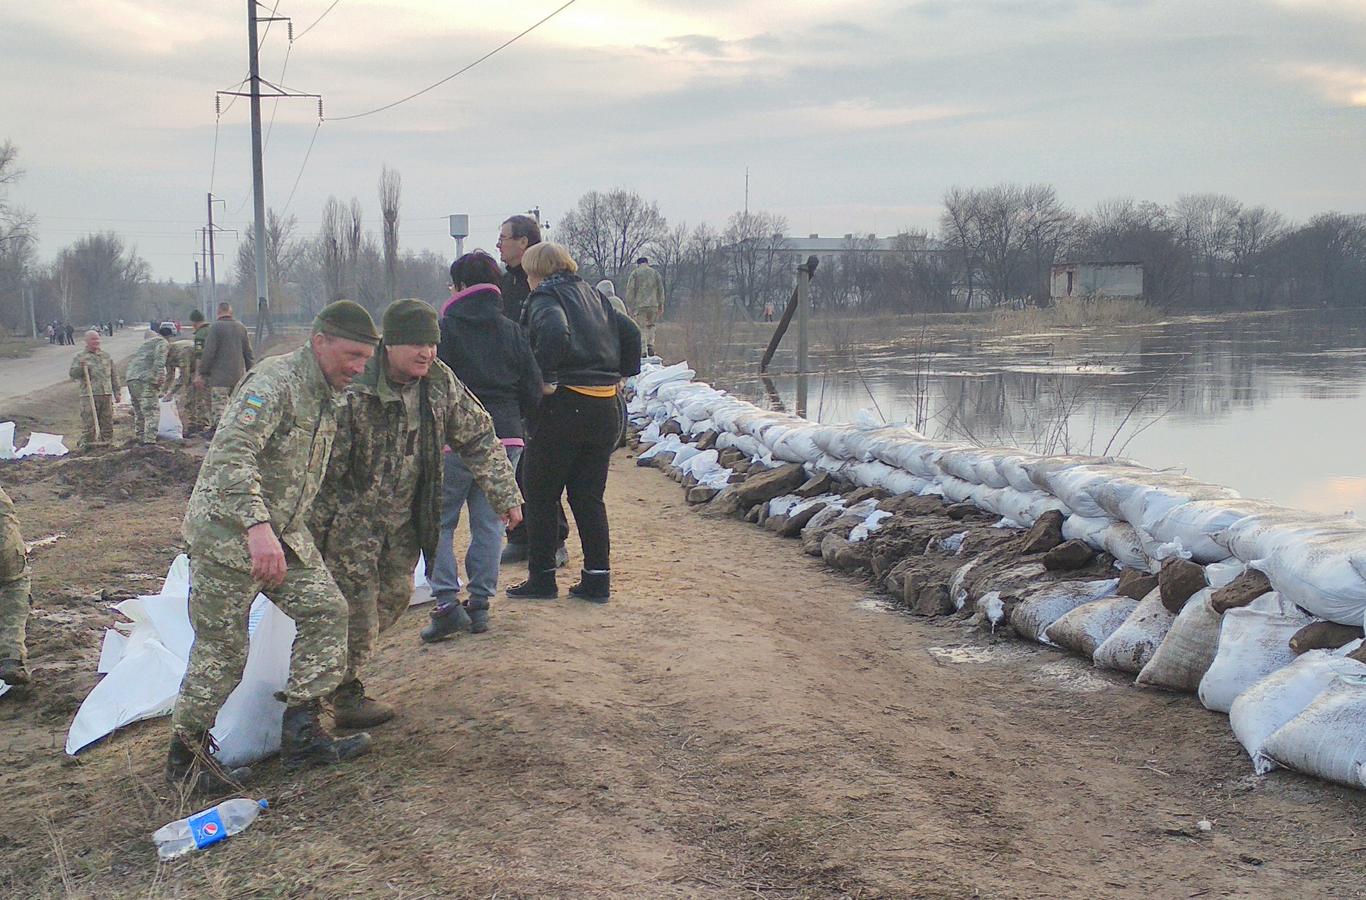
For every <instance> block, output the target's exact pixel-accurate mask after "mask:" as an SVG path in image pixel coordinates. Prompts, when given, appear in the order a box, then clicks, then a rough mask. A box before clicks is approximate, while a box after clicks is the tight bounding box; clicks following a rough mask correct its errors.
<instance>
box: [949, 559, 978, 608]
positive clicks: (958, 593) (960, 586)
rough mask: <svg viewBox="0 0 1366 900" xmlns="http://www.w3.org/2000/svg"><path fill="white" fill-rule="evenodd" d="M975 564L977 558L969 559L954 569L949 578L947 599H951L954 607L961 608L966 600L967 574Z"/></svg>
mask: <svg viewBox="0 0 1366 900" xmlns="http://www.w3.org/2000/svg"><path fill="white" fill-rule="evenodd" d="M976 565H977V560H975V559H973V560H969V561H968V562H966V563H964V564H963V565H961V566H959V567H958V568H957V569H955V570H954V572H953V577H952V578H950V579H949V599H950V600H952V601H953V608H954V609H962V608H963V606H964V604H966V603H967V602H968V575H970V574H971V573H972V570H973V568H974V567H975V566H976Z"/></svg>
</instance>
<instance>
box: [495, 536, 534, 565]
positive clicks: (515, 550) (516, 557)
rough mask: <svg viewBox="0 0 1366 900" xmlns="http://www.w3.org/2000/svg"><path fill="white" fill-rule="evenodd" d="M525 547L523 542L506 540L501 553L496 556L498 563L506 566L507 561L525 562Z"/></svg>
mask: <svg viewBox="0 0 1366 900" xmlns="http://www.w3.org/2000/svg"><path fill="white" fill-rule="evenodd" d="M526 552H527V547H526V544H525V543H522V542H516V543H514V542H513V541H508V543H507V546H506V547H504V548H503V555H502V556H500V557H499V558H498V564H499V565H502V566H506V565H507V564H508V563H519V562H526Z"/></svg>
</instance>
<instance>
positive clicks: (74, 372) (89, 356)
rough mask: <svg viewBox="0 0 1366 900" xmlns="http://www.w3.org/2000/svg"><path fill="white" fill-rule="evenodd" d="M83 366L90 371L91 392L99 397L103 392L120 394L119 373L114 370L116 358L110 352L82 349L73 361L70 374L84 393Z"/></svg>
mask: <svg viewBox="0 0 1366 900" xmlns="http://www.w3.org/2000/svg"><path fill="white" fill-rule="evenodd" d="M82 368H84V369H87V370H89V372H90V393H92V394H94V395H95V396H97V397H98V396H99V395H101V394H118V392H119V373H118V372H115V371H114V360H113V358H112V357H110V355H109V354H108V353H105V352H104V351H103V350H98V351H96V352H94V353H91V352H90V351H89V350H82V351H81V352H80V353H77V354H76V358H75V359H73V360H72V361H71V371H70V372H69V373H68V374H69V375H70V376H71V379H72V380H73V381H75V382H76V383H78V384H79V385H80V386H81V393H82V395H84V393H85V375H83V374H82V373H81V369H82Z"/></svg>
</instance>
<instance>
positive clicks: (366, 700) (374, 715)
mask: <svg viewBox="0 0 1366 900" xmlns="http://www.w3.org/2000/svg"><path fill="white" fill-rule="evenodd" d="M393 717H394V707H393V706H391V705H390V704H388V703H385V702H384V701H382V700H374V699H372V698H370V697H367V696H365V685H363V684H361V683H360V679H359V678H352V679H351V680H350V681H343V682H342V683H341V684H339V685H338V686H337V690H336V691H335V692H333V694H332V718H333V719H334V720H335V721H336V723H337V727H338V728H373V727H374V726H376V725H383V724H384V723H385V722H387V721H389V720H390V719H392V718H393Z"/></svg>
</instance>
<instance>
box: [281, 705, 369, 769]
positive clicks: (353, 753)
mask: <svg viewBox="0 0 1366 900" xmlns="http://www.w3.org/2000/svg"><path fill="white" fill-rule="evenodd" d="M320 707H321V704H320V703H319V702H318V701H317V700H309V701H308V702H307V703H300V704H299V705H297V706H291V707H289V708H288V709H286V710H285V722H284V726H283V728H282V729H281V731H280V761H281V763H282V764H283V765H284V768H285V771H286V772H297V771H298V770H300V769H307V768H310V767H312V766H330V765H333V764H335V763H339V762H345V761H346V760H348V759H355V758H356V757H357V756H363V755H364V754H365V753H367V752H368V751H369V750H370V735H368V734H366V733H365V732H363V731H362V732H361V733H360V734H353V735H351V736H350V737H345V738H334V737H333V736H332V735H331V734H329V733H328V731H327V729H326V728H324V727H323V725H322V723H321V722H319V721H318V713H319V710H320Z"/></svg>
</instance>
